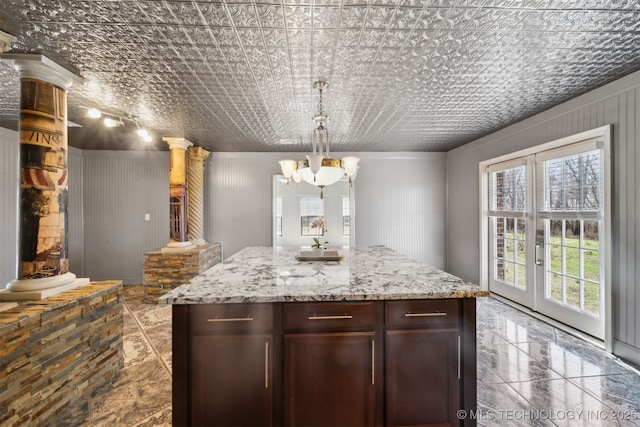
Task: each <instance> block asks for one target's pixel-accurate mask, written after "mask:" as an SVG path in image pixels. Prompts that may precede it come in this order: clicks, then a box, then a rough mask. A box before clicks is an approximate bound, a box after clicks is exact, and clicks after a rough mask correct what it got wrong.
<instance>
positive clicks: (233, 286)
mask: <svg viewBox="0 0 640 427" xmlns="http://www.w3.org/2000/svg"><path fill="white" fill-rule="evenodd" d="M298 252H299V248H272V247H249V248H245V249H243V250H241V251H240V252H238V253H236V254H234V255H233V256H231V257H229V258H228V259H226V260H225V261H223V262H221V263H220V264H216V265H215V266H213V267H212V268H210V269H209V270H207V271H205V272H203V273H201V274H199V275H198V276H196V277H194V278H193V279H191V281H190V283H189V284H186V285H182V286H180V287H178V288H176V289H173V290H172V291H170V292H169V293H167V294H165V295H164V296H162V297H161V298H160V301H161V302H164V303H167V304H219V303H265V302H304V301H365V300H399V299H437V298H475V297H481V296H487V295H489V292H488V291H483V290H481V289H480V287H479V286H477V285H474V284H471V283H467V282H464V281H463V280H462V279H460V278H458V277H456V276H453V275H451V274H449V273H446V272H444V271H442V270H438V269H437V268H435V267H432V266H429V265H427V264H424V263H420V262H416V261H413V260H411V259H409V258H407V257H405V256H402V255H399V254H397V253H396V252H394V251H393V250H391V249H389V248H387V247H385V246H372V247H354V248H346V249H345V250H343V251H342V252H343V254H344V259H343V260H341V261H298V260H297V259H296V258H295V257H296V255H297V254H298Z"/></svg>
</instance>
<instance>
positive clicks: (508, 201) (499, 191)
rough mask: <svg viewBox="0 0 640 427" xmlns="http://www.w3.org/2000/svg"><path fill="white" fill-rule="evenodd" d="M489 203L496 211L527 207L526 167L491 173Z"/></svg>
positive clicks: (519, 210) (518, 209)
mask: <svg viewBox="0 0 640 427" xmlns="http://www.w3.org/2000/svg"><path fill="white" fill-rule="evenodd" d="M489 192H490V194H489V203H490V208H491V210H494V211H515V212H521V211H524V209H525V198H526V182H525V167H524V166H518V167H515V168H511V169H506V170H501V171H497V172H493V173H491V175H490V176H489Z"/></svg>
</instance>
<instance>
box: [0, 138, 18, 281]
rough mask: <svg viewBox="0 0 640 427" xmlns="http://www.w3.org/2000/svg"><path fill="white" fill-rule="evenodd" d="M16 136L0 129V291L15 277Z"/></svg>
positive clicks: (16, 262)
mask: <svg viewBox="0 0 640 427" xmlns="http://www.w3.org/2000/svg"><path fill="white" fill-rule="evenodd" d="M18 141H19V140H18V132H15V131H12V130H9V129H5V128H0V168H1V171H2V179H0V224H2V225H0V242H3V244H2V245H0V289H4V288H6V287H7V285H8V284H9V283H10V282H11V281H13V280H15V279H16V278H17V277H18V186H19V182H20V172H19V167H20V166H19V163H20V161H19V152H20V150H19V148H20V144H19V142H18Z"/></svg>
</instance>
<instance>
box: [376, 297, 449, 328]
mask: <svg viewBox="0 0 640 427" xmlns="http://www.w3.org/2000/svg"><path fill="white" fill-rule="evenodd" d="M385 315H386V325H387V328H391V329H398V328H425V327H426V328H457V327H458V324H459V319H460V301H458V300H454V299H449V300H411V301H387V302H386V304H385Z"/></svg>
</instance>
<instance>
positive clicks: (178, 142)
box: [162, 136, 193, 150]
mask: <svg viewBox="0 0 640 427" xmlns="http://www.w3.org/2000/svg"><path fill="white" fill-rule="evenodd" d="M162 140H163V141H164V142H166V143H167V144H169V148H181V149H183V150H186V149H187V148H189V147H191V146H192V145H193V142H191V141H189V140H188V139H186V138H180V137H172V136H163V137H162Z"/></svg>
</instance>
